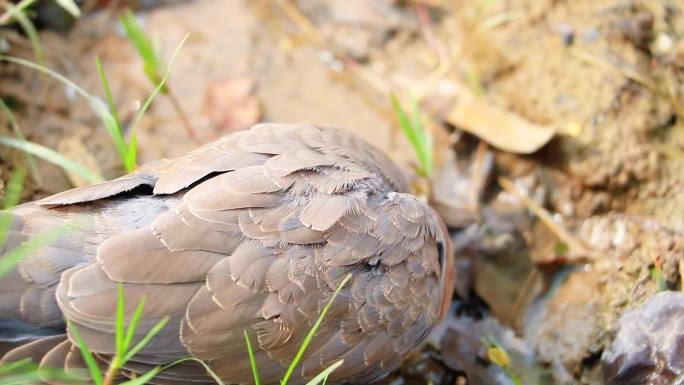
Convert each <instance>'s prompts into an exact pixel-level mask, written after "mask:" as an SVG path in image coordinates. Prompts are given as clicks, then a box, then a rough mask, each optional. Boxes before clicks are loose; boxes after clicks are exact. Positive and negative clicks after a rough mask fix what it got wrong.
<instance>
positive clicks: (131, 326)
mask: <svg viewBox="0 0 684 385" xmlns="http://www.w3.org/2000/svg"><path fill="white" fill-rule="evenodd" d="M125 308H126V304H125V299H124V294H123V286H122V285H121V283H119V285H118V295H117V304H116V324H115V335H114V338H115V344H116V355H115V356H114V357H113V358H112V360H111V361H110V363H109V367H108V368H107V372H106V373H105V375H104V376H103V375H102V372H101V371H100V367H99V365H98V364H97V361H96V360H95V357H94V356H93V354H92V353H91V351H90V349H89V348H88V345H87V344H86V343H85V341H84V340H83V338H82V337H81V335H80V333H79V332H78V328H77V327H76V325H74V324H72V323H70V324H69V331H70V332H71V333H72V334H73V336H74V339H75V340H76V343H77V344H78V347H79V349H80V350H81V355H82V356H83V360H84V361H85V363H86V365H87V366H88V370H89V372H90V375H91V377H92V379H93V382H94V383H95V385H112V384H114V380H115V379H116V377H117V376H118V375H119V372H120V371H121V368H123V366H124V365H125V364H126V363H127V362H128V361H130V360H131V359H132V358H133V356H135V355H136V354H137V353H138V352H139V351H141V350H142V349H143V348H144V347H145V346H147V345H148V344H149V343H150V341H152V339H153V338H154V337H155V336H156V335H157V334H158V333H159V332H160V331H161V330H162V329H163V328H164V327H165V326H166V325H167V324H168V323H169V317H168V316H167V317H164V318H163V319H162V320H161V321H159V322H157V323H156V324H155V325H154V326H153V327H152V329H150V331H149V332H147V334H145V336H144V337H143V338H142V339H141V340H140V341H138V343H136V344H135V345H133V337H134V336H135V332H136V330H137V327H138V322H139V321H140V317H141V316H142V312H143V310H144V308H145V297H142V298H141V299H140V302H139V303H138V305H137V307H136V308H135V311H134V312H133V315H132V316H131V319H130V321H129V323H128V327H126V325H125ZM161 370H162V368H161V367H160V366H157V367H155V368H154V369H152V370H150V371H149V372H147V373H145V374H143V375H141V376H140V377H137V378H134V379H131V380H129V381H126V382H124V383H123V384H121V385H137V384H145V383H147V382H148V381H149V380H151V379H152V378H154V376H156V375H157V374H158V373H159V372H160V371H161Z"/></svg>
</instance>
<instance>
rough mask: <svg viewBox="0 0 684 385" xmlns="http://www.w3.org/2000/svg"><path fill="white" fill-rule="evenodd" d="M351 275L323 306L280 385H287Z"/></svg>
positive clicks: (348, 275)
mask: <svg viewBox="0 0 684 385" xmlns="http://www.w3.org/2000/svg"><path fill="white" fill-rule="evenodd" d="M351 278H352V275H351V274H347V276H346V277H345V278H344V280H342V282H341V283H340V285H339V286H338V287H337V290H335V292H334V293H333V295H332V297H330V301H328V303H327V304H326V305H325V307H324V308H323V311H321V314H320V315H319V316H318V319H317V320H316V323H315V324H314V325H313V327H312V328H311V330H309V333H308V334H307V335H306V337H305V338H304V341H303V342H302V345H301V346H300V347H299V350H298V351H297V354H296V355H295V357H294V359H293V360H292V363H290V366H289V367H288V368H287V372H285V376H283V379H282V380H280V384H281V385H287V383H288V381H289V380H290V378H291V377H292V374H293V373H294V370H295V368H296V367H297V365H299V361H301V359H302V357H303V356H304V353H305V352H306V348H308V347H309V344H311V340H312V339H313V337H314V335H315V334H316V332H317V331H318V328H320V327H321V324H322V323H323V319H324V318H325V316H326V315H327V314H328V312H329V311H330V308H331V307H332V304H333V302H334V301H335V298H336V297H337V295H338V294H339V293H340V291H341V290H342V288H343V287H344V285H346V284H347V282H349V280H351Z"/></svg>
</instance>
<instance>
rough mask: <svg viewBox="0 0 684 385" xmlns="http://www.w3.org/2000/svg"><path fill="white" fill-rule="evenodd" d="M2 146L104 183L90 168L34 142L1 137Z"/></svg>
mask: <svg viewBox="0 0 684 385" xmlns="http://www.w3.org/2000/svg"><path fill="white" fill-rule="evenodd" d="M0 144H3V145H5V146H8V147H12V148H16V149H18V150H21V151H24V152H27V153H29V154H31V155H35V156H37V157H39V158H41V159H44V160H47V161H48V162H50V163H52V164H55V165H57V166H59V167H61V168H63V169H64V170H67V171H70V172H73V173H74V174H78V175H79V176H81V177H82V178H83V179H85V180H87V181H88V182H91V183H96V182H102V180H103V179H102V177H101V176H100V175H98V174H97V173H95V172H92V171H90V170H89V169H88V168H86V167H85V166H83V165H82V164H80V163H77V162H74V161H73V160H71V159H69V158H67V157H65V156H64V155H62V154H60V153H58V152H56V151H54V150H51V149H49V148H47V147H43V146H41V145H39V144H36V143H33V142H27V141H25V140H19V139H15V138H10V137H7V136H2V135H0Z"/></svg>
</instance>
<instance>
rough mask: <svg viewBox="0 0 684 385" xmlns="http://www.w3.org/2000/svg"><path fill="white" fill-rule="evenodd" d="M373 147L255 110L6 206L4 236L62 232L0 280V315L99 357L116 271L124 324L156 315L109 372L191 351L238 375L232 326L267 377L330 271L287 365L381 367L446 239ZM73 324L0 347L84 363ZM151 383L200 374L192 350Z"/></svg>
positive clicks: (436, 301)
mask: <svg viewBox="0 0 684 385" xmlns="http://www.w3.org/2000/svg"><path fill="white" fill-rule="evenodd" d="M408 191H409V190H408V186H407V183H406V181H405V178H404V177H403V175H402V174H401V173H400V172H399V170H398V169H397V167H396V166H395V165H394V164H393V163H392V162H391V161H390V160H389V159H388V158H387V157H386V156H385V155H383V154H382V153H381V152H380V151H379V150H377V149H376V148H374V147H372V146H370V145H369V144H368V143H366V142H364V141H363V140H362V139H360V138H358V137H356V136H354V135H352V134H350V133H348V132H346V131H344V130H340V129H335V128H327V127H313V126H310V125H275V124H263V125H258V126H255V127H253V128H252V129H250V130H248V131H244V132H239V133H235V134H232V135H230V136H227V137H224V138H222V139H219V140H217V141H215V142H212V143H209V144H206V145H204V146H202V147H201V148H199V149H198V150H196V151H194V152H191V153H190V154H188V155H187V156H184V157H181V158H177V159H172V160H162V161H159V162H154V163H152V164H148V165H146V166H143V167H141V168H140V169H139V170H138V171H136V172H134V173H132V174H129V175H126V176H123V177H121V178H118V179H115V180H112V181H108V182H104V183H100V184H96V185H92V186H88V187H83V188H78V189H74V190H70V191H66V192H64V193H60V194H57V195H54V196H51V197H49V198H46V199H43V200H41V201H37V202H33V203H28V204H25V205H22V206H19V207H17V208H16V209H15V210H13V211H12V212H11V213H4V215H11V216H12V217H13V219H14V224H13V228H12V230H11V231H10V234H9V236H8V239H9V242H8V243H7V245H6V246H5V247H6V249H7V250H9V249H11V248H13V247H16V245H17V244H19V243H20V242H23V241H24V240H26V239H28V238H30V237H31V236H35V235H36V234H38V233H40V232H42V231H45V230H47V229H50V228H52V227H54V226H57V225H60V224H67V225H68V226H71V231H70V232H69V233H68V234H67V235H66V236H65V237H63V238H62V239H60V240H58V241H57V242H55V243H53V244H51V245H49V246H47V247H44V248H42V249H40V250H38V251H36V252H35V253H34V254H33V255H31V256H30V257H29V258H27V259H26V260H24V261H22V262H21V263H20V264H19V266H18V268H17V269H16V271H14V272H13V273H11V274H10V275H9V276H7V277H5V278H3V279H2V281H0V317H4V318H7V317H14V318H18V319H21V320H24V321H28V322H30V323H33V324H35V325H39V326H52V327H60V326H63V325H65V320H68V321H70V322H72V323H73V324H75V325H77V327H78V329H79V331H80V333H81V334H82V336H83V337H84V339H85V341H86V343H87V344H88V345H89V347H90V348H91V350H93V351H94V352H95V353H96V355H97V357H98V359H99V360H101V361H102V362H103V365H104V364H105V363H106V361H107V360H108V359H110V357H111V355H112V354H113V353H114V324H115V319H114V318H115V317H114V314H115V311H114V309H115V307H116V298H117V283H122V285H123V290H124V293H125V298H126V301H127V309H126V312H127V315H129V316H130V315H131V314H132V312H133V310H134V307H135V304H137V302H138V301H139V300H140V299H141V298H142V297H143V296H144V297H146V299H147V301H146V306H145V311H144V315H143V320H142V321H141V323H140V324H139V327H138V333H139V337H141V336H142V335H144V334H145V333H147V331H148V330H149V329H150V328H151V327H152V326H153V325H154V324H155V323H156V322H158V321H159V320H160V319H162V318H163V317H164V316H167V315H168V316H170V317H171V322H170V323H169V325H168V326H167V327H166V328H165V329H164V330H163V331H162V332H161V334H160V335H159V336H158V337H157V338H155V339H154V340H153V341H152V342H151V343H150V344H149V345H148V346H146V347H145V348H144V349H143V350H142V351H141V352H140V354H139V355H137V356H136V357H135V358H134V359H133V360H132V361H131V362H129V363H128V364H127V365H126V368H125V371H124V374H125V375H130V374H131V373H141V372H145V371H147V370H149V369H150V368H151V367H153V366H155V365H158V364H165V363H169V362H173V361H175V360H177V359H180V358H184V357H187V356H193V357H196V358H199V359H202V360H205V361H206V362H208V363H209V364H210V365H211V367H212V368H213V369H214V370H215V371H216V372H217V373H218V374H219V375H220V376H221V377H222V378H223V379H224V380H225V381H226V382H227V383H232V384H242V383H248V382H250V380H251V371H250V366H249V360H248V355H247V353H246V348H245V343H244V337H243V330H247V331H248V332H249V333H250V334H251V336H252V340H253V341H254V342H255V344H256V345H257V346H256V348H257V351H256V357H257V360H258V365H259V368H260V371H261V376H262V381H263V382H264V383H267V384H274V383H277V382H278V379H279V378H280V377H281V376H282V374H283V373H284V370H285V367H286V366H287V365H288V364H289V362H290V361H291V360H292V358H293V357H294V354H295V352H296V350H297V349H298V347H299V345H300V344H301V342H302V340H303V338H304V336H305V335H306V333H307V332H308V330H309V329H310V327H311V326H312V325H313V323H314V322H315V320H316V318H317V317H318V315H319V313H320V310H321V309H322V307H323V306H324V304H325V303H327V301H328V300H329V299H330V297H331V295H332V293H333V291H334V289H335V288H336V287H337V286H338V285H339V283H340V282H341V280H342V279H343V278H344V277H345V275H347V273H352V275H353V278H352V281H351V282H350V283H349V284H348V285H347V286H346V287H345V288H344V289H343V290H342V292H341V295H340V297H338V298H337V300H336V301H335V303H334V306H333V307H332V310H331V312H330V313H329V315H328V317H327V318H326V319H325V322H324V323H323V325H322V327H321V329H320V330H319V332H318V333H317V335H316V337H315V338H314V341H313V343H312V345H311V346H310V347H309V349H308V351H307V353H306V355H305V356H304V360H303V364H302V366H301V368H300V369H298V371H297V373H296V379H295V380H296V381H295V383H299V382H303V381H304V380H305V379H307V378H310V377H312V376H314V375H315V374H317V373H318V372H320V371H321V370H322V369H323V368H325V367H327V366H328V365H330V364H332V363H333V362H335V361H336V360H338V359H341V358H342V359H344V360H345V361H344V364H343V366H342V367H341V368H340V369H338V370H337V371H335V372H334V373H333V374H332V377H331V378H330V380H331V381H334V382H336V383H350V382H355V383H367V382H372V381H374V380H377V379H379V378H381V377H383V376H384V375H386V374H387V373H389V372H390V371H392V370H393V369H395V368H396V367H397V366H398V365H399V364H400V363H401V361H402V359H403V358H405V357H406V356H407V355H408V354H409V353H410V352H412V351H413V350H414V349H415V348H416V347H417V346H418V345H419V344H420V343H421V341H423V340H424V338H425V337H426V336H427V334H428V332H429V331H430V329H431V328H432V326H433V325H434V324H435V323H436V322H437V321H438V319H439V316H440V312H443V308H444V304H448V302H449V300H450V297H451V293H452V288H453V284H452V282H451V277H452V273H451V269H452V267H453V264H452V262H451V255H450V254H451V252H450V246H449V240H448V235H447V233H446V230H445V228H444V226H443V225H442V224H441V221H440V220H439V219H438V217H437V215H436V214H435V212H434V211H433V210H432V209H431V208H430V207H429V206H427V205H426V204H425V203H423V202H422V201H420V200H419V199H417V198H415V197H414V196H412V195H410V194H409V193H408ZM71 341H73V339H72V336H71V335H69V332H68V331H67V335H66V336H64V337H59V336H58V337H49V338H44V339H42V340H38V341H36V342H33V343H32V344H30V345H26V346H23V347H20V348H18V349H16V350H14V351H11V352H10V353H9V354H8V355H7V356H6V357H5V360H16V359H19V358H22V357H33V358H34V359H36V360H42V361H41V362H42V363H43V364H45V365H58V366H63V367H65V368H66V369H67V370H73V369H75V368H78V367H82V366H83V362H82V361H81V359H80V355H79V354H78V352H77V349H76V348H75V347H74V346H73V345H72V343H71ZM155 381H156V382H160V383H212V380H211V379H210V378H209V377H207V375H206V373H205V372H204V370H203V369H202V368H201V367H199V366H198V365H195V364H182V365H178V366H176V367H174V368H172V369H170V370H168V371H165V372H162V373H161V374H160V375H159V376H158V377H157V378H156V380H155Z"/></svg>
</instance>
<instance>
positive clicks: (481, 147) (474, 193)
mask: <svg viewBox="0 0 684 385" xmlns="http://www.w3.org/2000/svg"><path fill="white" fill-rule="evenodd" d="M488 148H489V146H488V145H487V142H485V141H484V140H480V142H479V143H478V145H477V150H475V157H474V159H473V172H472V175H471V177H470V180H471V186H472V188H471V189H470V205H471V207H472V208H473V209H474V212H475V213H477V216H478V218H479V216H480V214H479V213H480V195H481V193H482V187H483V186H482V185H483V180H482V173H483V171H484V162H485V156H486V155H487V150H488Z"/></svg>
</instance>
